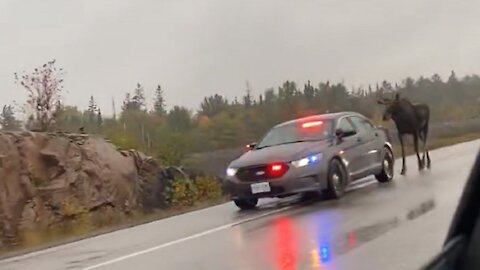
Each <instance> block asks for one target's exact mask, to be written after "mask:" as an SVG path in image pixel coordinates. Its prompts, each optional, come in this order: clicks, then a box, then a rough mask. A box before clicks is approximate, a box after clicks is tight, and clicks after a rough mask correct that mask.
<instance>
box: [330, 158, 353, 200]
mask: <svg viewBox="0 0 480 270" xmlns="http://www.w3.org/2000/svg"><path fill="white" fill-rule="evenodd" d="M347 179H348V178H347V171H346V170H345V166H343V164H342V163H341V162H340V160H338V159H332V161H330V164H329V166H328V175H327V189H326V190H324V193H325V196H326V198H327V199H340V198H341V197H342V196H343V194H345V187H346V185H347Z"/></svg>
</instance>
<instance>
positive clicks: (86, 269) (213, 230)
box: [82, 205, 298, 270]
mask: <svg viewBox="0 0 480 270" xmlns="http://www.w3.org/2000/svg"><path fill="white" fill-rule="evenodd" d="M296 206H297V207H298V205H291V206H286V207H283V208H280V209H276V210H272V211H269V212H266V213H263V214H260V215H256V216H253V217H250V218H245V219H242V220H239V221H237V222H233V223H230V224H226V225H222V226H219V227H216V228H213V229H210V230H206V231H203V232H200V233H197V234H193V235H190V236H187V237H183V238H180V239H177V240H173V241H170V242H167V243H164V244H161V245H158V246H154V247H151V248H148V249H144V250H141V251H137V252H134V253H130V254H128V255H125V256H121V257H118V258H116V259H113V260H109V261H105V262H103V263H99V264H96V265H92V266H89V267H87V268H83V269H82V270H93V269H98V268H101V267H104V266H107V265H111V264H115V263H118V262H121V261H124V260H127V259H130V258H133V257H136V256H140V255H143V254H146V253H150V252H153V251H156V250H160V249H164V248H167V247H170V246H173V245H176V244H180V243H183V242H186V241H189V240H192V239H195V238H199V237H202V236H205V235H208V234H212V233H215V232H219V231H222V230H226V229H228V228H231V227H234V226H236V225H239V224H242V223H245V222H250V221H253V220H256V219H260V218H263V217H266V216H269V215H272V214H276V213H279V212H283V211H286V210H289V209H292V208H294V207H296Z"/></svg>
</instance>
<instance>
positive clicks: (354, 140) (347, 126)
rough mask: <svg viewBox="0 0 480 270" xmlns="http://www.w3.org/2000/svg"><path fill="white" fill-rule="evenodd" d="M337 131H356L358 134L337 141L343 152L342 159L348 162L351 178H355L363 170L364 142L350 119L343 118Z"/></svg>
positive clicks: (339, 121) (338, 123)
mask: <svg viewBox="0 0 480 270" xmlns="http://www.w3.org/2000/svg"><path fill="white" fill-rule="evenodd" d="M336 128H337V129H341V130H343V131H344V132H349V131H355V132H356V134H355V135H352V136H348V137H343V138H341V139H339V140H338V141H337V147H338V148H339V151H340V152H342V157H343V158H344V159H345V161H346V162H347V166H348V171H349V173H350V176H352V177H355V176H356V175H358V173H360V170H361V168H362V160H361V156H360V155H361V153H362V152H363V149H362V140H361V138H360V134H359V133H358V131H357V130H356V129H355V127H354V126H353V124H352V122H351V120H350V119H349V117H342V118H340V119H339V120H338V122H337V127H336Z"/></svg>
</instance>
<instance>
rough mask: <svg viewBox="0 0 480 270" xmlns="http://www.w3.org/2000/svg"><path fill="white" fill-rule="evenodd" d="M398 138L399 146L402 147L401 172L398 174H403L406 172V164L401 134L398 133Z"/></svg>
mask: <svg viewBox="0 0 480 270" xmlns="http://www.w3.org/2000/svg"><path fill="white" fill-rule="evenodd" d="M398 139H399V140H400V146H401V148H402V172H400V174H401V175H405V174H406V173H407V165H406V164H405V148H404V146H403V135H402V134H400V133H399V134H398Z"/></svg>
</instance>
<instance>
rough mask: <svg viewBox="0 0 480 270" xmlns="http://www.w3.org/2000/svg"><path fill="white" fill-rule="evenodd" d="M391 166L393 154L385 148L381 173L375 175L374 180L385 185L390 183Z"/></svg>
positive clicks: (392, 170)
mask: <svg viewBox="0 0 480 270" xmlns="http://www.w3.org/2000/svg"><path fill="white" fill-rule="evenodd" d="M393 165H394V158H393V153H392V151H391V150H390V149H389V148H385V155H384V157H383V161H382V171H381V172H380V173H379V174H376V175H375V178H377V181H378V182H380V183H386V182H390V181H392V179H393V173H394V169H393Z"/></svg>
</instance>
